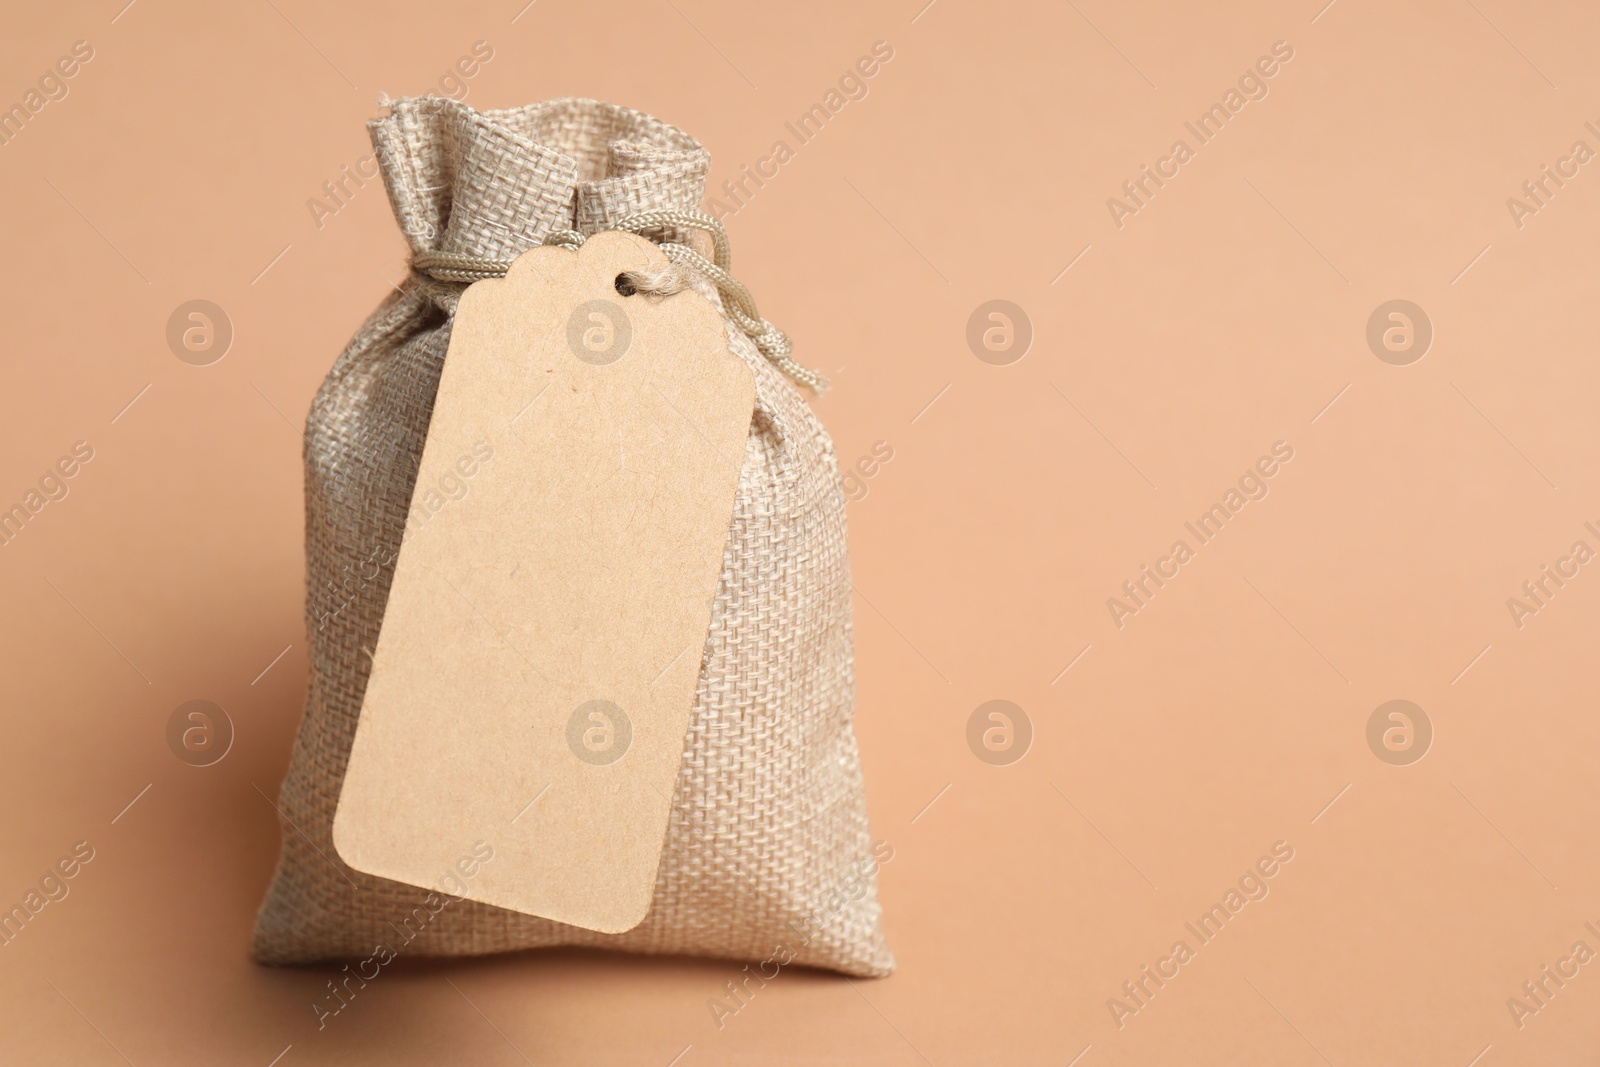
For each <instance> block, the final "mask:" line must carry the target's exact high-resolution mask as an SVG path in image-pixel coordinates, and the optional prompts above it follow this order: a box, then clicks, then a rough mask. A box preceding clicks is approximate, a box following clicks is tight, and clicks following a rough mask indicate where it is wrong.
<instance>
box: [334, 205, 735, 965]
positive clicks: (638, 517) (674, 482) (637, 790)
mask: <svg viewBox="0 0 1600 1067" xmlns="http://www.w3.org/2000/svg"><path fill="white" fill-rule="evenodd" d="M666 265H667V260H666V257H665V256H664V255H663V254H662V253H661V252H660V251H659V250H658V249H657V248H656V247H655V246H654V245H653V244H651V243H650V242H649V241H646V240H644V239H643V238H641V237H636V236H633V235H631V234H624V233H618V232H613V231H608V232H604V233H599V234H596V235H594V236H593V237H591V238H589V239H588V241H587V242H586V243H585V244H584V245H583V246H582V247H581V248H580V249H578V250H577V251H576V252H574V251H572V250H570V249H564V248H555V247H539V248H534V249H532V250H530V251H528V252H526V253H524V254H523V255H522V256H520V257H519V258H518V259H517V260H516V262H515V263H513V264H512V266H511V271H510V273H509V274H507V275H506V277H505V278H503V279H491V280H488V281H481V282H478V283H476V284H474V285H472V286H471V287H470V288H468V289H467V291H466V292H465V293H464V294H463V295H462V298H461V303H460V306H459V308H458V309H457V311H456V317H455V325H454V331H453V333H452V335H451V338H450V349H449V353H448V355H447V357H446V359H445V364H444V371H443V375H442V377H441V379H440V382H439V393H438V399H437V401H436V403H435V405H434V410H433V419H432V423H431V424H430V426H429V428H428V439H427V444H426V446H425V447H424V449H423V453H422V462H421V466H420V470H419V473H418V477H417V487H416V491H415V495H414V497H413V500H412V508H411V514H410V516H409V518H408V520H407V524H406V533H405V538H404V540H403V542H402V544H401V547H400V553H399V556H398V559H397V562H396V564H395V574H394V582H393V586H392V589H391V591H390V594H389V603H388V608H387V611H386V613H385V615H384V619H383V629H382V632H381V634H380V636H379V638H378V647H377V649H376V651H375V653H374V655H373V664H372V675H371V678H370V680H369V681H368V683H367V691H366V697H365V701H364V703H363V704H362V707H361V718H360V721H359V722H358V724H357V726H356V733H355V739H354V743H353V745H352V747H351V751H350V763H349V767H348V769H347V770H346V772H345V778H344V788H343V792H342V793H341V794H340V797H339V807H338V811H337V813H336V814H335V816H334V822H333V841H334V847H335V848H336V849H337V850H338V852H339V855H340V856H341V857H342V858H343V859H344V861H345V863H347V864H349V865H350V866H351V867H353V868H355V869H356V870H359V871H364V872H366V873H368V874H374V875H378V876H380V877H383V878H388V879H391V880H393V881H398V882H405V883H409V884H411V885H416V886H421V887H424V888H428V889H435V890H440V891H445V892H451V893H453V894H454V895H456V896H465V897H467V898H468V899H472V900H477V901H481V902H483V903H486V904H493V905H496V906H499V907H503V908H510V909H513V910H515V911H520V912H525V913H528V914H531V915H537V916H541V917H544V918H548V919H554V920H557V921H559V922H563V923H568V924H571V925H573V926H580V927H584V928H586V929H590V930H598V931H602V932H605V933H620V932H622V931H624V930H628V929H631V928H633V927H634V926H637V925H638V924H639V923H640V922H641V921H643V919H644V917H645V913H646V912H647V911H648V910H649V908H650V900H651V895H652V892H653V890H654V888H655V878H656V867H657V864H658V862H659V860H660V857H661V849H662V844H663V841H664V839H665V836H666V827H667V817H668V814H669V811H670V808H671V803H672V795H673V790H674V786H675V783H676V781H677V777H678V765H679V761H680V759H681V757H682V753H683V742H684V737H685V735H686V733H687V731H688V728H689V717H690V714H691V711H692V709H693V706H694V698H695V687H696V684H697V682H698V679H699V676H700V666H701V663H700V660H701V653H702V651H703V649H704V647H705V642H706V634H707V631H708V629H709V626H710V621H711V602H712V599H713V597H714V596H715V593H716V587H717V579H718V576H719V575H720V573H721V571H722V555H723V549H724V546H725V544H726V541H727V537H728V527H729V525H730V523H731V521H732V516H733V501H734V491H735V489H736V487H737V484H738V479H739V468H740V466H741V464H742V461H743V458H744V447H745V439H746V436H747V435H748V433H749V429H750V419H751V415H752V412H753V409H754V404H755V379H754V376H753V375H752V373H751V371H750V368H749V367H747V366H746V365H745V364H744V363H743V362H742V361H741V360H740V359H739V358H738V357H737V356H735V355H733V353H732V352H730V351H729V350H728V344H727V338H726V336H725V334H724V332H723V322H722V318H721V317H720V315H719V314H718V313H717V311H716V309H715V308H714V307H712V305H711V304H710V302H708V301H707V300H706V299H705V298H703V297H701V296H700V295H699V294H698V293H694V292H683V293H679V294H676V295H674V296H670V297H667V298H665V299H654V298H649V297H645V296H637V295H636V296H632V297H623V296H620V295H618V293H617V290H616V287H615V284H614V283H615V279H616V277H617V275H618V274H620V273H622V272H624V271H633V270H659V269H661V268H663V267H665V266H666ZM478 841H484V842H487V843H488V844H490V845H491V846H493V848H494V860H493V862H492V863H485V864H482V865H481V866H479V865H476V864H474V865H472V866H474V867H477V869H476V871H475V872H473V873H472V874H471V876H470V877H466V876H465V875H466V872H465V871H464V870H461V871H458V870H457V868H456V863H457V860H458V859H459V858H460V857H461V856H463V855H465V854H467V853H470V852H471V851H472V846H473V844H474V843H475V842H478ZM463 884H464V885H465V886H466V888H465V889H462V885H463Z"/></svg>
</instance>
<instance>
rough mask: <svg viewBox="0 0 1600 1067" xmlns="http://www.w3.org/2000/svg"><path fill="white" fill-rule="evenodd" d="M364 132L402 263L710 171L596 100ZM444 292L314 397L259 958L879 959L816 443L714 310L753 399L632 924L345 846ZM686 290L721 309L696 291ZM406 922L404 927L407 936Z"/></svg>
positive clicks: (672, 194) (675, 189) (392, 318)
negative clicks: (303, 652)
mask: <svg viewBox="0 0 1600 1067" xmlns="http://www.w3.org/2000/svg"><path fill="white" fill-rule="evenodd" d="M371 133H372V140H373V144H374V145H375V146H376V148H377V155H378V160H379V163H380V164H381V167H382V171H383V177H384V183H385V185H386V186H387V188H388V191H389V197H390V200H391V201H392V203H393V206H394V212H395V216H396V218H397V219H398V220H399V223H400V226H401V228H402V230H403V231H404V233H405V234H406V237H407V240H408V241H409V242H410V245H411V250H412V253H413V254H416V253H421V252H428V251H450V252H460V253H465V254H471V255H477V256H483V257H488V258H505V259H509V258H512V257H514V256H516V255H517V254H518V253H520V252H523V251H525V250H526V249H528V248H530V247H533V246H534V245H537V244H539V243H540V242H541V241H542V239H543V238H544V237H545V236H547V235H548V234H550V233H552V232H553V231H556V230H563V229H577V230H580V231H582V232H586V233H587V232H595V231H598V230H603V229H605V228H606V227H607V226H608V224H610V223H612V222H615V221H617V220H620V219H622V218H625V217H626V216H628V215H632V214H636V213H638V212H640V211H647V210H652V209H662V208H680V209H687V210H697V209H698V208H699V204H700V199H701V195H702V192H703V189H704V185H705V179H706V173H707V170H708V167H709V156H708V154H707V152H706V151H705V150H704V149H703V148H701V146H700V145H699V144H698V143H697V142H696V141H695V140H694V139H693V138H691V137H689V136H688V135H687V134H685V133H684V132H682V131H681V130H678V129H676V128H674V127H672V126H669V125H667V124H665V123H663V122H660V121H659V120H657V119H654V118H651V117H650V116H648V115H643V114H640V113H638V112H636V111H631V110H629V109H627V108H622V107H617V106H615V105H610V104H604V103H600V102H597V101H592V100H554V101H549V102H546V103H542V104H534V105H530V106H527V107H522V108H516V109H511V110H504V111H483V112H478V111H475V110H473V109H472V108H470V107H467V106H466V105H464V104H460V103H457V102H455V101H449V100H443V99H439V98H436V97H425V98H416V99H406V100H400V101H396V102H394V103H393V104H392V105H391V113H390V114H389V115H388V116H386V117H384V118H381V119H377V120H375V121H374V122H372V123H371ZM463 288H464V287H463V286H462V285H459V284H450V283H442V282H437V281H434V280H432V279H428V278H425V277H423V276H421V275H419V274H416V273H413V274H412V275H411V276H410V277H409V278H408V280H407V281H406V282H405V283H404V284H403V285H402V287H401V291H400V292H399V293H395V294H391V295H390V297H389V298H388V299H387V300H386V302H385V303H384V304H383V306H381V307H380V308H379V309H378V310H377V312H375V313H374V314H373V315H372V317H371V318H370V319H368V320H367V322H366V324H365V325H363V326H362V328H361V329H360V331H359V332H358V333H357V334H356V335H355V337H354V338H353V339H352V340H351V342H350V345H349V347H348V348H346V349H345V351H344V353H343V354H342V355H341V356H340V357H339V359H338V360H337V361H336V362H335V364H334V366H333V369H332V370H331V371H330V372H329V374H328V377H327V379H326V381H324V383H323V385H322V387H321V389H319V390H318V392H317V395H316V398H315V400H314V401H313V402H312V406H311V412H310V415H309V417H308V419H307V422H306V431H305V475H306V569H307V575H306V585H307V602H306V624H307V631H308V638H309V643H310V683H309V690H308V694H307V698H306V705H305V714H304V718H303V719H302V721H301V725H300V731H299V734H298V736H297V738H296V741H295V746H294V753H293V757H292V759H291V762H290V766H289V771H288V775H287V777H286V778H285V780H284V783H283V789H282V794H281V797H280V799H279V801H278V806H279V810H280V814H281V819H280V823H281V826H282V832H283V851H282V854H281V857H280V859H279V863H278V869H277V872H276V875H275V877H274V879H273V882H272V886H271V888H270V889H269V891H268V893H267V897H266V900H265V902H264V903H263V904H262V907H261V912H260V915H259V917H258V919H257V924H256V931H255V939H254V952H255V955H256V957H257V958H258V959H259V960H261V961H263V962H268V963H294V962H307V961H312V960H320V959H333V958H359V957H367V956H370V955H372V954H373V953H374V951H375V947H376V946H378V945H379V944H383V945H386V946H388V947H390V948H391V949H392V950H394V951H397V952H399V953H400V954H402V955H413V954H415V955H443V956H455V955H471V954H480V953H491V952H505V951H512V950H517V949H528V948H538V947H544V946H552V945H588V946H596V947H603V948H613V949H622V950H628V951H636V952H653V953H682V954H691V955H703V956H718V957H728V958H733V959H737V960H747V961H762V960H768V959H771V958H773V957H774V955H775V954H777V956H778V959H779V960H780V961H782V960H783V957H784V956H786V955H788V954H790V953H793V959H792V962H794V963H800V964H807V965H812V966H817V967H826V968H831V969H834V970H838V971H843V972H845V973H848V974H855V975H883V974H887V973H889V972H890V971H891V970H892V969H893V966H894V961H893V957H892V956H891V955H890V953H889V951H888V949H887V947H886V946H885V944H884V941H883V936H882V933H881V929H880V913H879V907H878V901H877V890H876V880H875V869H876V863H877V862H878V861H879V860H881V859H883V858H884V856H883V855H882V854H880V855H879V856H878V857H876V859H875V857H874V849H873V843H872V841H871V839H870V837H869V834H868V828H867V817H866V804H865V797H864V793H863V788H862V779H861V765H860V761H859V758H858V756H857V751H856V742H855V735H854V732H853V729H852V714H853V711H852V709H853V701H854V666H853V661H852V635H851V622H850V577H849V570H848V567H849V561H848V556H847V554H846V549H845V516H844V494H843V489H842V485H841V483H840V479H839V474H838V468H837V463H836V461H835V457H834V453H833V445H832V442H831V441H830V440H829V438H828V435H827V433H826V432H825V431H824V430H823V428H822V426H821V424H820V423H819V422H818V421H817V419H816V417H815V416H814V415H813V414H812V413H811V410H810V408H809V407H808V406H807V405H806V403H805V402H804V400H802V398H801V397H800V395H799V394H798V393H797V392H796V391H795V389H794V387H793V386H792V385H791V384H790V383H789V382H788V381H787V380H785V379H784V378H783V377H782V376H781V375H780V374H779V373H778V372H777V371H776V370H775V369H774V368H773V366H772V365H771V364H770V363H768V362H767V360H766V359H764V358H763V357H762V356H761V355H760V354H759V353H758V352H757V351H756V349H755V348H754V346H753V345H752V344H751V343H750V342H749V340H748V339H747V338H746V337H745V336H744V334H743V333H742V332H740V331H739V330H737V329H734V328H733V327H732V326H731V325H730V326H729V328H728V331H727V334H728V341H729V345H730V347H731V348H732V350H733V352H734V353H735V354H737V355H738V356H739V357H740V358H741V359H743V360H744V361H745V362H747V363H748V364H749V365H750V367H751V369H752V370H753V371H754V373H755V378H756V409H755V412H754V414H753V417H752V420H751V425H750V433H749V437H748V438H747V440H746V444H745V454H744V461H743V465H742V468H741V470H740V474H739V485H738V492H737V497H736V500H735V504H734V512H733V521H732V525H731V527H730V529H729V531H728V539H727V544H726V546H725V549H724V554H723V566H722V575H721V578H720V579H719V581H718V584H717V594H716V602H715V605H714V608H713V611H712V622H711V628H710V632H709V633H708V635H707V638H706V644H705V648H704V650H703V654H702V660H701V670H700V678H699V683H698V688H697V691H696V695H695V703H694V710H693V714H692V717H691V723H690V727H689V731H688V735H687V736H686V737H685V738H684V746H683V764H682V770H681V771H680V773H679V776H678V781H677V787H676V791H675V795H674V797H673V804H672V812H671V816H670V819H669V822H668V826H667V833H666V840H665V844H664V847H663V851H662V855H661V865H660V870H659V873H658V875H657V879H656V886H655V894H654V897H653V900H652V903H651V907H650V912H649V914H648V915H647V916H646V918H645V920H644V922H643V923H642V924H640V925H639V926H638V927H636V928H635V929H633V930H630V931H628V932H627V933H623V934H600V933H595V932H592V931H588V930H582V929H579V928H576V927H572V926H567V925H563V924H561V923H557V922H552V921H549V920H546V919H539V918H535V917H533V916H528V915H523V914H519V913H516V912H512V911H507V910H504V909H500V908H495V907H490V906H487V905H483V904H478V903H474V902H472V901H466V900H457V901H450V902H449V903H448V904H447V905H445V906H442V907H441V906H440V903H441V898H439V897H437V896H436V895H430V894H429V893H428V892H427V891H425V890H421V889H417V888H415V887H411V886H407V885H403V884H400V883H397V882H391V881H387V880H385V879H382V878H376V877H373V876H370V875H366V874H362V873H360V872H358V871H354V870H351V869H350V868H348V867H346V866H345V865H344V864H343V863H341V862H340V860H339V857H338V854H337V853H336V852H335V850H334V847H333V842H332V827H333V813H334V807H335V805H336V804H337V802H338V798H339V789H340V784H341V782H342V781H343V778H344V772H345V766H346V763H347V761H348V759H349V755H350V742H351V738H352V737H353V735H354V732H355V726H356V719H357V716H358V714H359V712H360V708H361V699H362V694H363V692H364V690H365V687H366V683H367V676H368V671H369V670H370V668H371V662H372V661H371V658H370V655H369V651H370V650H371V649H374V648H376V647H377V640H378V632H379V628H380V626H381V625H382V622H383V611H384V603H385V601H386V599H387V597H388V592H389V582H390V579H391V577H392V575H393V561H394V559H395V556H396V554H397V553H398V551H399V545H400V539H401V534H402V531H403V529H404V525H405V521H406V513H407V510H408V508H409V507H410V504H411V494H412V489H413V486H414V484H415V478H416V464H417V462H418V460H419V458H420V456H421V454H422V447H423V441H424V438H425V437H426V434H427V429H428V420H429V416H430V414H431V411H432V408H433V401H434V393H435V391H436V390H437V388H438V384H439V373H440V369H441V366H442V364H443V361H444V358H445V350H446V348H447V346H448V344H449V341H450V327H451V322H452V315H453V313H454V310H455V306H456V303H457V301H458V300H459V298H460V294H461V292H462V290H463ZM702 295H704V296H706V298H707V299H711V300H713V301H714V302H715V301H716V300H717V297H716V293H715V290H714V289H711V288H710V287H705V288H704V290H703V294H702ZM686 298H687V297H679V298H677V299H686ZM718 306H719V307H720V304H719V305H718ZM484 788H486V789H492V788H494V783H492V782H485V783H484ZM884 852H887V850H886V849H884V848H883V847H882V846H880V853H884ZM887 854H888V855H892V852H888V853H887ZM430 904H431V905H432V906H429V905H430ZM419 909H421V910H419ZM413 916H416V919H415V920H414V919H413ZM402 931H404V932H405V933H406V934H410V933H412V932H414V931H419V932H416V934H415V938H414V940H406V941H405V943H404V945H403V947H402V945H401V943H400V939H399V938H398V937H397V934H398V933H400V932H402Z"/></svg>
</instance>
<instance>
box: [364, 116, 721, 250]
mask: <svg viewBox="0 0 1600 1067" xmlns="http://www.w3.org/2000/svg"><path fill="white" fill-rule="evenodd" d="M390 107H391V111H390V114H389V115H387V116H385V117H384V118H380V119H375V120H374V121H373V122H372V123H371V124H370V128H371V131H372V143H373V146H374V147H375V148H376V149H377V153H378V162H379V165H380V167H381V168H382V170H383V179H384V184H385V186H386V187H387V188H388V190H389V199H390V202H391V203H392V204H393V205H394V213H395V218H396V219H397V220H398V221H399V223H400V228H401V230H402V231H403V232H404V233H405V235H406V239H407V240H408V241H409V242H410V244H411V250H412V252H413V253H414V254H416V253H425V252H443V253H451V254H457V255H463V256H473V257H480V258H485V259H498V260H508V259H515V258H516V257H517V256H518V255H519V254H521V253H523V252H526V251H527V250H528V249H530V248H532V247H534V246H535V245H540V244H543V243H545V241H546V239H547V238H548V237H549V236H550V235H551V234H553V233H558V232H560V231H565V230H576V231H578V232H579V233H595V232H597V231H599V230H604V229H610V228H612V227H613V226H614V225H615V224H616V223H618V222H620V221H622V220H623V219H626V218H628V217H630V216H633V215H638V214H641V213H643V212H647V211H662V210H680V211H695V210H697V209H698V208H699V206H700V200H701V197H702V196H703V195H704V192H705V183H706V175H707V173H708V172H709V170H710V167H711V155H710V153H709V152H707V151H706V150H705V148H703V147H702V146H701V145H700V143H699V142H698V141H696V140H695V139H694V138H693V137H690V136H689V135H688V134H687V133H685V132H683V131H682V130H680V129H678V128H677V127H675V126H672V125H669V124H668V123H665V122H662V121H661V120H660V119H656V118H652V117H651V116H649V115H646V114H644V113H642V112H639V111H634V110H633V109H631V108H626V107H620V106H618V105H616V104H607V103H603V102H601V101H599V100H583V99H575V98H571V99H561V100H548V101H544V102H542V103H538V104H530V105H528V106H526V107H518V108H507V109H504V110H494V111H478V110H476V109H475V108H472V107H469V106H467V105H466V104H463V103H460V102H459V101H455V100H448V99H445V98H443V97H436V96H426V97H408V98H405V99H401V100H396V101H393V102H392V103H391V105H390ZM667 237H668V238H669V239H672V237H673V235H667Z"/></svg>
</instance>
